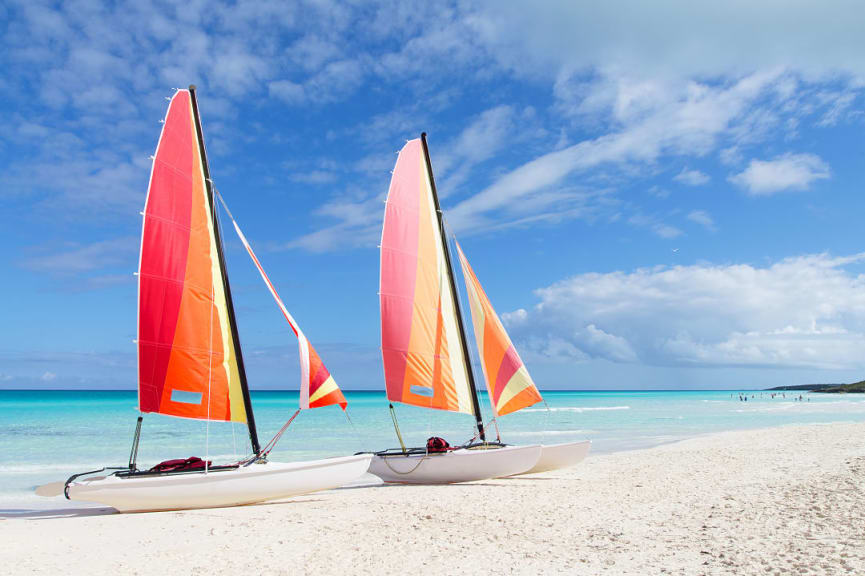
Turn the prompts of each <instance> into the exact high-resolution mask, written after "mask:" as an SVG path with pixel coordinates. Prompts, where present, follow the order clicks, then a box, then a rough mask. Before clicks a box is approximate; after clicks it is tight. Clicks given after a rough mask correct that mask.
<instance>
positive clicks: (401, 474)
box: [379, 449, 429, 476]
mask: <svg viewBox="0 0 865 576" xmlns="http://www.w3.org/2000/svg"><path fill="white" fill-rule="evenodd" d="M402 457H403V458H411V456H402ZM379 458H381V459H382V460H384V463H385V465H386V466H387V467H388V469H389V470H390V471H391V472H393V473H394V474H399V475H400V476H407V475H409V474H414V471H415V470H417V469H418V468H420V465H421V464H423V462H424V460H426V459H427V458H429V449H427V450H426V451H425V452H424V455H423V456H421V457H420V458H418V459H417V464H415V465H414V468H412V469H411V470H408V471H406V472H400V471H399V470H395V469H394V467H393V466H391V465H390V462H388V457H387V456H379Z"/></svg>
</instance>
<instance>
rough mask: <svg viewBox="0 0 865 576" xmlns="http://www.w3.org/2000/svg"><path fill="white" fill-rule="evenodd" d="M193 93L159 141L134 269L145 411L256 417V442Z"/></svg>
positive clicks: (185, 94) (179, 99)
mask: <svg viewBox="0 0 865 576" xmlns="http://www.w3.org/2000/svg"><path fill="white" fill-rule="evenodd" d="M203 155H204V147H203V143H202V142H201V140H200V131H199V128H198V125H197V109H196V108H195V102H194V95H193V94H191V93H190V91H188V90H178V91H177V92H176V93H175V95H174V97H173V98H172V99H171V104H170V105H169V108H168V114H167V115H166V117H165V125H164V126H163V128H162V134H161V136H160V139H159V144H158V146H157V150H156V154H155V156H154V160H153V171H152V172H151V176H150V187H149V189H148V193H147V201H146V204H145V208H144V223H143V230H142V238H141V258H140V262H139V268H138V282H139V285H138V403H139V409H140V410H141V412H158V413H160V414H168V415H172V416H182V417H185V418H197V419H205V420H223V421H231V422H247V420H248V419H249V420H250V422H249V424H250V434H251V436H252V440H253V449H254V450H256V451H257V450H258V446H257V439H256V438H255V431H254V426H253V423H252V421H251V412H249V413H248V412H247V407H248V398H247V396H248V391H247V389H246V380H245V373H244V370H243V360H242V357H241V353H240V347H239V344H238V342H237V333H236V327H235V326H233V313H232V310H231V296H230V293H228V290H229V287H228V282H227V278H226V277H225V270H224V262H223V259H222V255H221V250H222V246H221V242H220V240H219V236H218V235H219V231H218V228H217V224H216V220H215V212H214V206H213V198H212V195H211V193H210V187H209V185H208V183H207V178H208V176H207V165H206V160H205V158H204V157H203Z"/></svg>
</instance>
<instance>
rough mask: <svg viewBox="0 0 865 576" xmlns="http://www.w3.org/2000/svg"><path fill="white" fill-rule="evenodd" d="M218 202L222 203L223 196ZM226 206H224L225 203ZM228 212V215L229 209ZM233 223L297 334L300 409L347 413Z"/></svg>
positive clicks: (333, 384)
mask: <svg viewBox="0 0 865 576" xmlns="http://www.w3.org/2000/svg"><path fill="white" fill-rule="evenodd" d="M219 199H220V200H222V196H221V195H220V197H219ZM223 206H225V202H224V201H223ZM225 209H226V211H228V207H227V206H226V208H225ZM230 214H231V213H230V212H229V215H230ZM231 223H232V224H234V231H235V232H236V233H237V237H238V238H240V241H241V242H242V243H243V246H244V248H246V252H247V253H248V254H249V257H250V258H252V261H253V263H255V267H256V268H258V273H259V274H260V275H261V279H262V280H264V283H265V284H266V285H267V289H268V290H270V295H271V296H273V299H274V300H276V305H277V306H278V307H279V309H280V311H281V312H282V315H283V316H285V319H286V320H287V321H288V325H289V326H291V329H292V330H293V331H294V334H295V336H297V344H298V347H299V348H300V407H301V409H306V408H320V407H322V406H329V405H331V404H339V405H340V406H341V407H342V409H343V410H345V407H346V401H345V396H343V395H342V391H341V390H340V389H339V386H337V385H336V381H335V380H334V379H333V376H331V375H330V372H328V371H327V368H325V366H324V363H323V362H322V361H321V358H319V356H318V353H317V352H316V351H315V348H313V347H312V344H310V343H309V340H307V339H306V336H305V335H304V333H303V331H302V330H301V329H300V326H298V325H297V322H296V321H295V319H294V316H292V315H291V313H290V312H289V311H288V309H287V308H286V307H285V304H283V303H282V298H280V297H279V294H277V293H276V288H274V287H273V284H272V283H271V282H270V278H268V277H267V273H266V272H265V271H264V268H263V267H262V266H261V262H259V261H258V257H257V256H256V255H255V252H253V251H252V246H250V245H249V241H247V239H246V236H245V235H244V234H243V232H242V231H241V230H240V226H239V225H238V224H237V221H236V220H235V219H234V218H233V217H232V218H231Z"/></svg>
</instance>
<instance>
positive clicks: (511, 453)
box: [369, 445, 541, 484]
mask: <svg viewBox="0 0 865 576" xmlns="http://www.w3.org/2000/svg"><path fill="white" fill-rule="evenodd" d="M540 455H541V447H540V446H539V445H531V446H504V447H499V448H491V449H465V448H462V449H459V450H453V451H450V452H442V453H433V454H423V453H421V454H409V455H405V454H400V453H395V454H390V455H387V456H382V455H378V454H377V455H375V456H373V459H372V462H371V463H370V466H369V472H370V474H374V475H376V476H378V477H379V478H381V479H382V480H383V481H384V482H390V483H399V484H453V483H457V482H471V481H474V480H486V479H488V478H501V477H504V476H512V475H514V474H520V473H522V472H525V471H526V470H529V469H530V468H531V467H532V466H534V465H535V463H536V462H537V461H538V458H539V457H540Z"/></svg>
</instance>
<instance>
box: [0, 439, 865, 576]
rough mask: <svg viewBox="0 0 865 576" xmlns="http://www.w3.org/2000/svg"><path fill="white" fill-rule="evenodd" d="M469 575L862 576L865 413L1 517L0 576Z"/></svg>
mask: <svg viewBox="0 0 865 576" xmlns="http://www.w3.org/2000/svg"><path fill="white" fill-rule="evenodd" d="M58 503H59V504H60V505H62V501H61V500H58ZM469 571H471V572H473V573H511V572H513V573H520V574H537V573H567V574H598V573H604V574H688V575H690V574H785V575H786V574H831V575H837V574H865V423H859V424H826V425H812V426H797V427H785V428H774V429H769V430H758V431H746V432H741V431H740V432H729V433H724V434H718V435H713V436H707V437H703V438H697V439H692V440H687V441H683V442H679V443H676V444H671V445H667V446H662V447H658V448H654V449H651V450H643V451H638V452H626V453H618V454H612V455H605V456H593V457H590V458H589V459H588V460H586V461H585V462H584V463H583V464H581V465H580V466H578V467H576V468H574V469H572V470H567V471H562V472H552V473H547V474H544V475H540V476H537V477H534V478H522V479H511V480H495V481H487V482H478V483H474V484H468V485H460V486H435V487H412V486H393V487H377V488H356V489H343V490H336V491H331V492H322V493H317V494H312V495H309V496H306V497H302V498H297V499H295V500H293V501H291V502H287V503H277V504H267V505H260V506H249V507H244V508H228V509H218V510H198V511H192V512H166V513H154V514H137V515H119V514H111V515H100V516H76V517H68V518H45V517H39V516H37V517H34V518H25V519H22V518H14V519H12V518H7V519H0V574H27V573H46V574H85V573H89V574H112V575H117V574H161V575H165V574H259V573H268V574H298V573H316V574H358V573H360V574H366V573H370V574H460V573H468V572H469Z"/></svg>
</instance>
